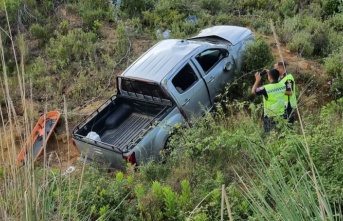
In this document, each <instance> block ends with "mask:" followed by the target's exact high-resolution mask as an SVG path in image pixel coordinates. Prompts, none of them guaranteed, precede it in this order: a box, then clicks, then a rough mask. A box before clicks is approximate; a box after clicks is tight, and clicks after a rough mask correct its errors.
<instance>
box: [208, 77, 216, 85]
mask: <svg viewBox="0 0 343 221" xmlns="http://www.w3.org/2000/svg"><path fill="white" fill-rule="evenodd" d="M215 78H216V77H215V76H211V77H210V80H208V81H207V83H211V82H212V81H213V80H214V79H215Z"/></svg>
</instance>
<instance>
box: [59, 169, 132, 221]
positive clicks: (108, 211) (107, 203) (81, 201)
mask: <svg viewBox="0 0 343 221" xmlns="http://www.w3.org/2000/svg"><path fill="white" fill-rule="evenodd" d="M70 182H71V187H70V188H71V189H74V191H69V190H68V188H67V187H68V185H67V183H68V180H65V183H64V184H63V185H66V186H65V188H63V189H62V190H61V191H62V193H61V194H62V198H64V197H66V198H67V199H69V200H71V203H72V204H71V205H73V207H72V208H71V210H75V212H76V214H77V218H78V219H80V220H87V219H89V218H92V219H97V218H100V217H101V218H102V219H106V220H113V219H120V220H123V219H124V217H125V213H126V211H128V210H129V209H130V207H132V206H135V204H130V203H125V202H130V197H129V196H130V193H131V192H132V191H133V189H132V186H131V185H129V183H128V179H125V178H124V177H123V174H122V173H121V174H120V172H119V174H117V175H116V179H113V178H111V177H109V176H108V175H104V174H101V171H97V170H95V169H92V168H87V169H86V171H85V174H84V177H83V183H82V188H81V190H80V192H79V191H78V190H77V188H78V187H79V182H80V177H77V176H76V177H73V179H72V180H71V181H70ZM122 201H124V203H123V202H122ZM62 203H65V204H64V205H65V206H67V205H68V204H69V203H68V201H66V202H62ZM76 203H77V204H76ZM125 204H126V205H125ZM68 215H69V214H68V213H67V214H64V217H65V218H67V217H68ZM75 218H76V217H75Z"/></svg>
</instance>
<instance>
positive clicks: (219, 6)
mask: <svg viewBox="0 0 343 221" xmlns="http://www.w3.org/2000/svg"><path fill="white" fill-rule="evenodd" d="M229 4H230V1H225V0H207V1H206V0H201V1H200V7H201V8H202V9H205V10H206V11H207V12H208V13H209V14H210V15H217V14H218V12H224V11H225V8H228V6H229Z"/></svg>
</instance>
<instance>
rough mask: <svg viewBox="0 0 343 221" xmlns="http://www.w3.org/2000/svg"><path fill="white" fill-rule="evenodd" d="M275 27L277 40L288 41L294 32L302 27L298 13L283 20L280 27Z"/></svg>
mask: <svg viewBox="0 0 343 221" xmlns="http://www.w3.org/2000/svg"><path fill="white" fill-rule="evenodd" d="M276 28H277V34H278V36H279V40H280V41H281V42H284V43H288V42H290V41H291V40H292V39H293V36H294V34H295V33H297V32H298V31H299V30H300V29H302V28H303V24H302V21H301V17H300V16H299V15H298V16H294V17H292V18H286V19H285V20H283V24H282V27H276Z"/></svg>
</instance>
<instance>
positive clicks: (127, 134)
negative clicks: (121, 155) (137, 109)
mask: <svg viewBox="0 0 343 221" xmlns="http://www.w3.org/2000/svg"><path fill="white" fill-rule="evenodd" d="M152 119H154V117H151V116H147V115H142V114H138V113H132V114H131V115H130V116H129V117H128V118H127V119H126V120H125V121H124V122H123V123H122V124H121V125H120V126H119V127H117V128H115V129H111V130H106V131H104V133H103V134H102V135H101V141H102V142H104V143H108V144H111V145H115V146H117V147H120V149H123V148H125V147H127V146H128V145H131V142H134V139H135V138H137V137H138V136H139V133H142V132H143V131H145V130H143V129H146V128H148V127H149V125H150V123H151V121H152Z"/></svg>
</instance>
